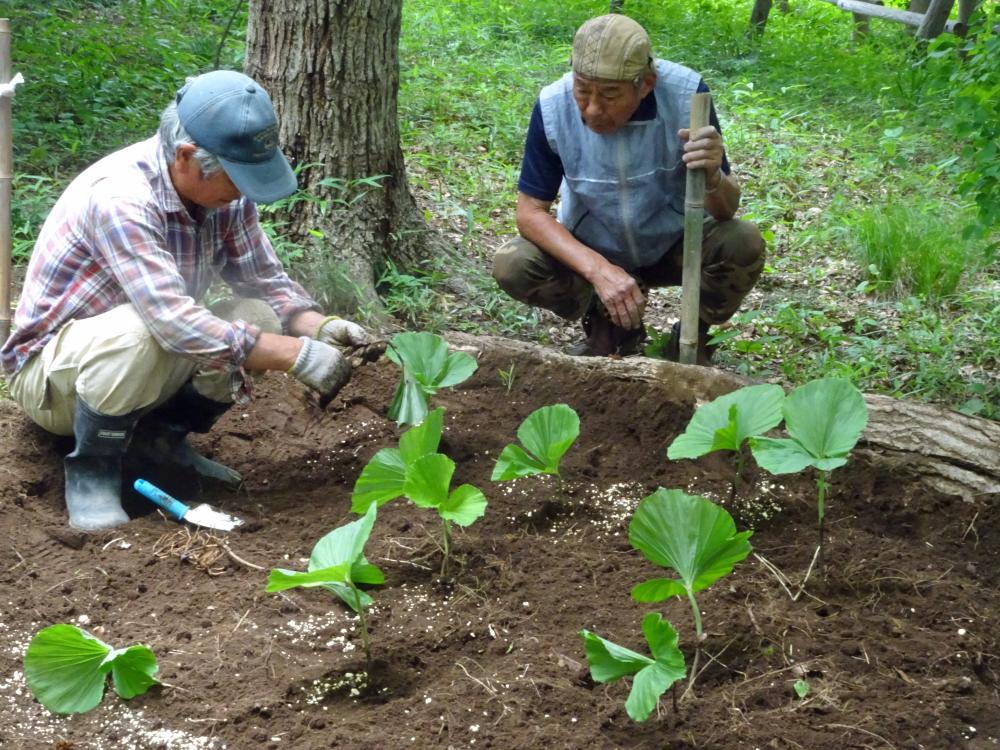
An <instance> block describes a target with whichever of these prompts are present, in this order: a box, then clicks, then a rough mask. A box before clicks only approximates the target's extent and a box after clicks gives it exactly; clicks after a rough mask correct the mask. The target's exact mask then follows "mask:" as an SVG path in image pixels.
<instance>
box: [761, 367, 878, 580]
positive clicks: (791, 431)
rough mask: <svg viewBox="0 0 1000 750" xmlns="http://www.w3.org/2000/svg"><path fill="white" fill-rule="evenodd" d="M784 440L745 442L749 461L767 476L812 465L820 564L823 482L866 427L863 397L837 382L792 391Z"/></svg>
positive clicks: (825, 484) (817, 382)
mask: <svg viewBox="0 0 1000 750" xmlns="http://www.w3.org/2000/svg"><path fill="white" fill-rule="evenodd" d="M782 412H783V413H784V416H785V429H786V430H787V431H788V437H787V438H766V437H752V438H750V448H751V450H752V451H753V456H754V459H756V461H757V463H758V464H759V465H760V466H761V468H763V469H765V470H767V471H769V472H770V473H772V474H794V473H796V472H799V471H802V470H803V469H805V468H806V467H808V466H812V467H814V468H815V469H816V471H817V477H816V488H817V508H818V510H819V560H820V567H822V564H823V563H822V560H823V521H824V518H825V516H826V491H827V488H828V487H829V484H828V482H827V478H828V477H829V475H830V472H831V471H833V470H834V469H836V468H837V467H839V466H843V465H844V464H846V463H847V457H848V454H849V453H850V452H851V450H852V449H853V448H854V446H855V445H856V444H857V442H858V439H859V438H860V437H861V433H862V432H863V431H864V429H865V426H866V425H867V424H868V407H867V406H866V405H865V397H864V396H863V395H862V394H861V391H859V390H858V389H857V388H856V387H855V386H854V384H853V383H851V382H850V381H848V380H844V379H842V378H824V379H822V380H813V381H811V382H809V383H806V384H805V385H802V386H799V387H798V388H796V389H795V390H793V391H792V392H791V393H790V394H788V397H787V398H786V399H785V403H784V405H783V406H782Z"/></svg>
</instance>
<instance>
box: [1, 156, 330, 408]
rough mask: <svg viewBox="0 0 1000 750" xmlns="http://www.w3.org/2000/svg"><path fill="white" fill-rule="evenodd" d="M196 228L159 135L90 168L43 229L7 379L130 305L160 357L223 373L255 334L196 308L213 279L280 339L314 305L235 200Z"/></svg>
mask: <svg viewBox="0 0 1000 750" xmlns="http://www.w3.org/2000/svg"><path fill="white" fill-rule="evenodd" d="M203 213H204V216H203V218H202V219H201V221H197V220H196V219H195V218H192V216H191V215H190V214H189V213H188V211H187V209H186V208H185V207H184V204H183V203H182V202H181V199H180V197H179V196H178V195H177V192H176V191H175V190H174V186H173V183H172V182H171V180H170V175H169V173H168V171H167V162H166V160H165V159H164V157H163V153H162V149H161V148H160V138H159V136H154V137H153V138H150V139H148V140H146V141H142V142H141V143H136V144H134V145H132V146H129V147H127V148H125V149H122V150H121V151H117V152H115V153H113V154H111V155H110V156H107V157H105V158H104V159H101V160H100V161H99V162H97V163H96V164H94V165H93V166H91V167H90V168H88V169H87V170H86V171H85V172H83V173H82V174H81V175H80V176H79V177H77V178H76V179H75V180H73V182H72V183H71V184H70V186H69V187H68V188H67V189H66V191H65V192H64V193H63V194H62V197H60V198H59V201H58V202H57V203H56V205H55V207H54V208H53V209H52V212H51V213H50V214H49V217H48V219H47V220H46V221H45V225H44V226H43V227H42V231H41V234H40V235H39V237H38V241H37V242H36V243H35V249H34V252H33V253H32V256H31V261H30V262H29V264H28V271H27V276H26V278H25V281H24V288H23V290H22V292H21V299H20V303H19V304H18V307H17V312H16V313H15V316H14V323H15V326H16V329H15V332H14V333H13V334H12V335H11V337H10V338H9V339H8V340H7V342H6V343H5V344H4V345H3V349H2V350H0V360H2V364H3V370H4V372H5V373H6V374H7V376H8V377H10V376H12V375H14V374H15V373H17V372H18V371H19V370H20V369H21V367H22V366H24V363H25V362H27V361H28V359H29V358H30V357H32V356H33V355H34V354H37V353H38V352H39V351H41V350H42V348H43V347H44V346H45V344H46V343H48V341H49V340H50V339H51V338H52V337H53V336H54V335H55V334H56V333H58V332H59V329H60V328H62V327H63V326H64V325H65V324H66V323H67V322H69V321H70V320H76V319H82V318H89V317H93V316H94V315H99V314H100V313H103V312H107V311H108V310H110V309H112V308H113V307H116V306H118V305H122V304H125V303H131V304H132V305H133V306H134V307H135V309H136V311H137V312H138V313H139V315H140V316H141V317H142V320H143V322H145V324H146V327H147V328H148V329H149V331H150V333H151V334H152V335H153V337H154V338H155V339H156V341H157V343H158V344H159V345H160V346H162V347H163V348H164V349H165V350H167V351H170V352H176V353H177V354H182V355H184V356H187V357H191V358H192V359H194V360H196V361H197V362H198V363H199V364H200V365H201V366H202V367H203V368H204V369H225V370H229V371H230V372H231V373H233V384H234V390H235V389H238V388H239V387H240V385H241V384H242V382H243V372H242V367H243V362H244V360H245V359H246V357H247V355H248V354H249V353H250V350H251V349H252V348H253V346H254V344H255V343H256V342H257V337H258V336H259V335H260V331H259V329H258V328H256V327H255V326H253V325H249V324H247V323H244V322H243V321H240V320H237V321H235V322H232V323H230V322H227V321H225V320H222V319H221V318H217V317H216V316H214V315H213V314H212V313H211V312H209V311H208V310H207V309H206V308H205V307H203V306H202V305H201V304H200V303H199V301H200V300H201V298H202V297H203V296H204V295H205V293H206V291H208V288H209V286H210V285H211V283H212V280H213V276H214V274H215V273H216V272H217V273H218V274H219V275H220V276H221V277H222V278H223V279H224V280H225V281H226V282H227V283H228V284H229V285H230V286H231V287H232V288H233V289H234V291H235V292H236V293H237V294H241V295H242V296H257V297H263V299H265V300H267V302H268V303H269V304H270V305H271V307H272V308H273V309H274V311H275V312H276V313H277V315H278V317H279V318H280V320H281V322H282V325H283V326H284V327H285V329H286V330H287V326H288V321H289V319H290V318H291V317H292V316H294V315H295V314H296V313H298V312H301V311H303V310H317V309H319V307H318V305H317V304H316V303H315V302H314V301H313V300H312V299H311V298H310V297H309V296H308V294H307V293H306V292H305V290H304V289H303V288H302V287H301V286H299V285H298V284H296V283H295V282H294V281H292V280H291V279H290V278H289V277H288V275H287V274H286V273H285V271H284V269H283V268H282V266H281V262H280V261H279V260H278V258H277V256H276V255H275V253H274V249H273V248H272V247H271V243H270V241H269V240H268V239H267V237H266V236H265V234H264V232H263V231H262V230H261V228H260V225H259V224H258V222H257V209H256V207H255V206H254V204H253V203H251V202H250V201H248V200H247V199H246V198H240V199H239V200H236V201H233V202H232V203H230V204H229V205H227V206H225V207H223V208H220V209H215V210H204V212H203Z"/></svg>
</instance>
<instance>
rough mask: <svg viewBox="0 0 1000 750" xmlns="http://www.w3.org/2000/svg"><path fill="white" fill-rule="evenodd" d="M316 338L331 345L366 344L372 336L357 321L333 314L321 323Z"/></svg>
mask: <svg viewBox="0 0 1000 750" xmlns="http://www.w3.org/2000/svg"><path fill="white" fill-rule="evenodd" d="M316 340H317V341H322V342H323V343H324V344H329V345H330V346H365V345H367V344H370V343H371V341H372V338H371V336H369V335H368V332H367V331H366V330H365V329H364V328H362V327H361V326H359V325H358V324H357V323H352V322H351V321H349V320H343V319H341V318H337V317H333V316H331V317H329V318H326V319H324V320H323V322H322V323H320V325H319V329H318V330H317V331H316Z"/></svg>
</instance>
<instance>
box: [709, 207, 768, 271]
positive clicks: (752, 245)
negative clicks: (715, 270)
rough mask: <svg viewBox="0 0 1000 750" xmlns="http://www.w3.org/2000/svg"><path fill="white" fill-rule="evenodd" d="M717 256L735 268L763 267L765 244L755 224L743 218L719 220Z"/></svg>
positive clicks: (758, 269) (758, 268)
mask: <svg viewBox="0 0 1000 750" xmlns="http://www.w3.org/2000/svg"><path fill="white" fill-rule="evenodd" d="M716 231H717V232H719V243H720V246H719V256H720V260H725V261H728V262H729V263H731V264H733V265H734V266H736V267H737V268H743V269H757V274H758V275H759V273H760V269H762V268H763V267H764V256H765V250H766V244H765V242H764V238H763V237H762V236H761V233H760V230H759V229H758V228H757V225H756V224H754V223H753V222H752V221H744V220H743V219H730V220H729V221H723V222H719V225H718V228H717V229H716Z"/></svg>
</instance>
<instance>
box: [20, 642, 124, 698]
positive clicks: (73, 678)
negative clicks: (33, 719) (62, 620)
mask: <svg viewBox="0 0 1000 750" xmlns="http://www.w3.org/2000/svg"><path fill="white" fill-rule="evenodd" d="M109 653H111V647H110V646H109V645H107V644H106V643H104V642H103V641H100V640H98V639H97V638H95V637H94V636H92V635H91V634H90V633H88V632H86V631H85V630H81V629H80V628H78V627H75V626H73V625H65V624H59V625H51V626H49V627H47V628H43V629H42V630H40V631H38V632H37V633H36V634H35V637H34V638H32V639H31V643H29V644H28V649H27V651H26V652H25V654H24V678H25V680H26V681H27V683H28V688H29V689H30V690H31V692H32V694H33V695H34V696H35V699H36V700H37V701H38V702H39V703H41V704H42V705H43V706H45V708H47V709H48V710H49V711H52V712H53V713H58V714H74V713H83V712H85V711H89V710H91V709H92V708H94V707H95V706H97V705H98V704H99V703H100V702H101V698H103V697H104V682H105V679H106V675H107V673H106V672H105V671H104V670H103V669H102V668H101V665H102V664H103V663H104V659H105V657H107V655H108V654H109Z"/></svg>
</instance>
